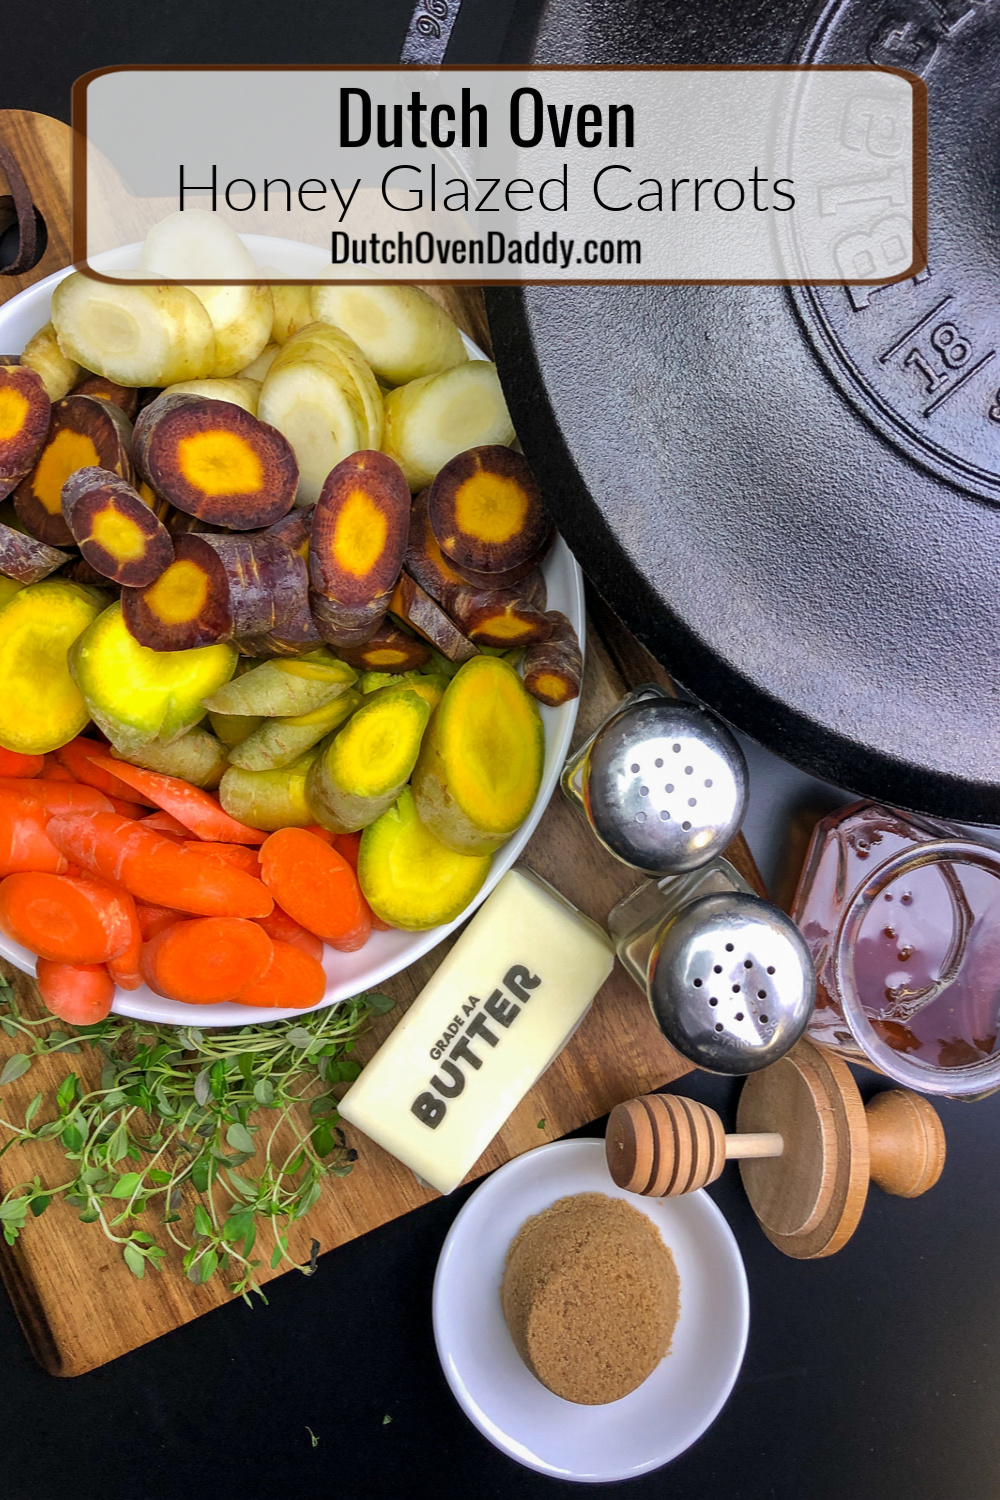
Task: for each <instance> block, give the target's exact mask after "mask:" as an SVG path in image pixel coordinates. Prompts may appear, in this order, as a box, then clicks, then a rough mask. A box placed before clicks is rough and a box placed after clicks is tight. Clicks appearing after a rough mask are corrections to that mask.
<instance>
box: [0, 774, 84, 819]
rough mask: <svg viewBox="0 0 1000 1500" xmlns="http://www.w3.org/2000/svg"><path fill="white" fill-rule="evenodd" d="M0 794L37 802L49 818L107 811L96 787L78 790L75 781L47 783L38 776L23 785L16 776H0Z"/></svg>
mask: <svg viewBox="0 0 1000 1500" xmlns="http://www.w3.org/2000/svg"><path fill="white" fill-rule="evenodd" d="M0 791H4V792H14V793H16V795H17V796H19V797H29V798H34V799H37V801H39V802H40V803H41V804H42V806H43V807H44V808H45V809H46V810H47V812H48V814H49V816H50V817H53V818H55V817H61V816H62V815H63V814H64V813H91V812H110V811H111V803H110V801H109V799H108V798H107V797H106V796H105V795H104V793H103V792H99V791H98V790H97V788H96V787H92V786H81V785H80V783H79V782H77V781H49V780H48V779H47V778H45V777H42V776H35V777H33V778H32V780H31V781H25V780H23V779H21V778H19V777H16V776H0Z"/></svg>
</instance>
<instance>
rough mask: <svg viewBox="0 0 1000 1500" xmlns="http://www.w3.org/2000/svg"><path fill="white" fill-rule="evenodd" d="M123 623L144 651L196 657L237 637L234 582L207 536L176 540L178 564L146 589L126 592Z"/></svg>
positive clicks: (174, 561)
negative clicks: (200, 649)
mask: <svg viewBox="0 0 1000 1500" xmlns="http://www.w3.org/2000/svg"><path fill="white" fill-rule="evenodd" d="M122 617H123V619H124V621H125V625H126V626H127V628H128V630H129V631H130V633H131V634H132V635H133V636H134V637H135V639H136V640H137V641H138V642H139V645H140V646H148V647H149V649H150V650H151V651H190V650H192V649H193V648H194V647H196V646H216V645H218V644H219V642H220V641H227V640H228V639H229V637H230V636H231V635H232V633H233V614H232V605H231V602H230V597H229V579H228V576H227V574H226V569H225V567H224V566H223V564H222V562H221V560H220V558H219V556H218V554H217V553H216V552H215V551H214V549H213V548H211V547H207V546H205V540H204V537H202V536H194V535H184V536H177V537H175V538H174V560H173V562H172V563H170V565H169V566H168V567H166V568H164V570H163V572H162V573H161V574H160V576H159V578H157V579H156V580H155V581H154V582H153V583H150V584H147V586H146V587H145V588H143V589H123V590H122Z"/></svg>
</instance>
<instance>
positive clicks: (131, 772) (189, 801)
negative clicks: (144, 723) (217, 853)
mask: <svg viewBox="0 0 1000 1500" xmlns="http://www.w3.org/2000/svg"><path fill="white" fill-rule="evenodd" d="M91 760H93V762H94V764H95V765H97V766H99V767H100V768H101V769H102V770H105V771H109V772H111V773H112V774H113V775H116V776H119V777H121V779H122V781H124V782H125V783H126V784H127V785H128V786H130V787H132V788H133V790H134V792H137V793H138V795H139V796H140V797H143V798H145V800H146V801H147V802H152V803H153V805H154V807H161V808H162V809H163V811H164V812H168V813H170V815H171V817H174V818H176V819H177V820H178V822H180V823H183V824H184V827H185V828H190V830H191V832H192V833H194V834H196V835H197V836H198V838H200V839H217V840H220V841H222V842H224V843H227V844H262V843H263V842H264V840H265V839H266V838H267V834H266V833H262V832H261V830H260V829H259V828H248V827H247V825H246V824H245V823H238V822H237V821H236V819H235V818H231V817H230V816H229V814H228V813H227V812H224V811H223V808H222V805H221V803H220V802H219V800H218V798H216V797H212V796H211V795H210V794H209V793H208V792H203V791H202V789H201V787H200V786H192V785H191V783H190V782H189V781H182V780H181V778H180V777H179V776H163V775H161V774H160V772H159V771H146V770H143V769H142V768H141V767H139V766H130V765H128V764H127V763H126V762H125V761H123V760H112V759H111V757H110V756H103V755H95V756H91Z"/></svg>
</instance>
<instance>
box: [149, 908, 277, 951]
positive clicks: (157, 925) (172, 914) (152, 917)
mask: <svg viewBox="0 0 1000 1500" xmlns="http://www.w3.org/2000/svg"><path fill="white" fill-rule="evenodd" d="M135 914H136V916H137V917H138V919H139V930H140V932H141V933H142V940H143V942H144V943H148V942H149V940H150V938H154V937H155V936H156V934H157V933H158V932H162V931H163V929H164V928H165V927H172V926H173V925H174V923H175V922H184V921H186V920H187V917H186V914H185V913H184V912H182V911H174V909H173V907H172V906H150V904H149V902H148V901H137V902H136V903H135ZM263 920H264V921H266V920H267V918H266V917H265V918H263Z"/></svg>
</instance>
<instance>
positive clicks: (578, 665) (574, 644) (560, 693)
mask: <svg viewBox="0 0 1000 1500" xmlns="http://www.w3.org/2000/svg"><path fill="white" fill-rule="evenodd" d="M548 618H549V619H550V620H551V622H552V634H551V635H550V636H549V638H548V640H547V641H542V642H541V643H540V644H539V645H537V646H529V647H528V650H527V651H526V652H525V653H524V662H523V664H522V665H523V671H524V685H525V687H526V688H527V689H528V692H529V693H530V694H531V695H532V697H533V698H537V699H538V701H539V703H547V704H548V705H549V707H550V708H558V707H559V706H560V704H562V703H568V702H569V701H570V699H571V698H577V697H579V695H580V684H581V683H582V682H583V653H582V652H581V650H580V642H579V640H578V639H577V634H576V631H575V630H574V629H573V626H572V625H571V624H570V622H569V620H567V618H566V616H565V615H564V614H561V613H560V611H559V610H558V609H550V610H549V612H548Z"/></svg>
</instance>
